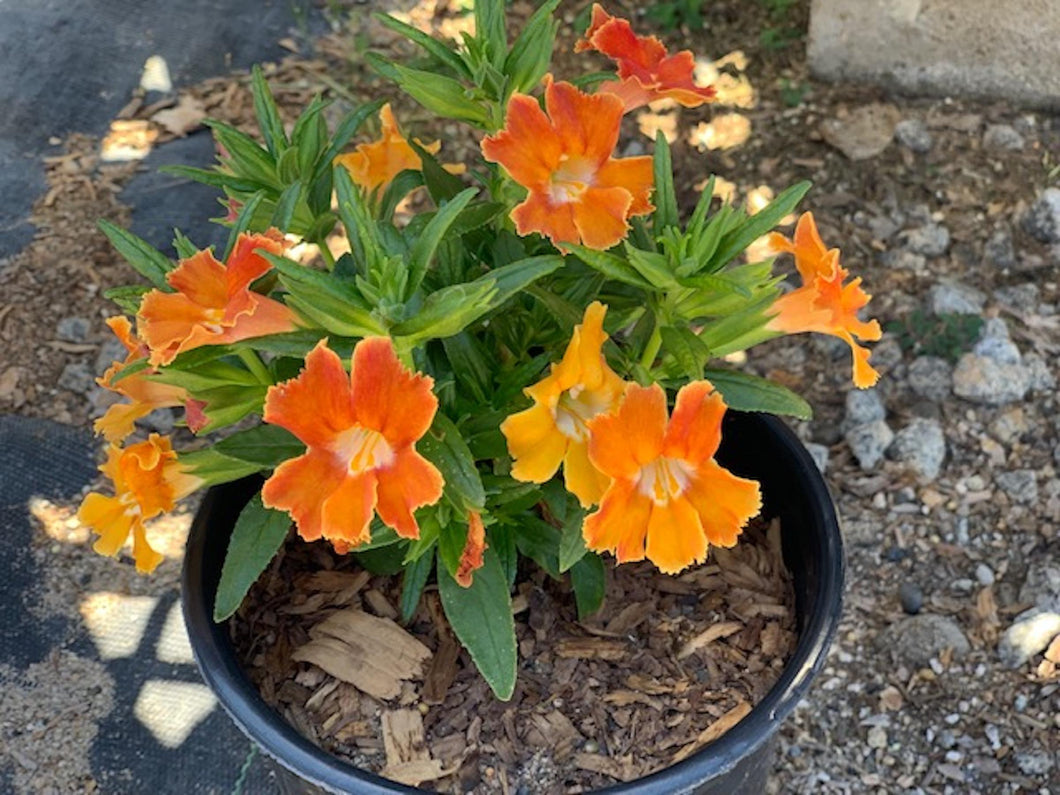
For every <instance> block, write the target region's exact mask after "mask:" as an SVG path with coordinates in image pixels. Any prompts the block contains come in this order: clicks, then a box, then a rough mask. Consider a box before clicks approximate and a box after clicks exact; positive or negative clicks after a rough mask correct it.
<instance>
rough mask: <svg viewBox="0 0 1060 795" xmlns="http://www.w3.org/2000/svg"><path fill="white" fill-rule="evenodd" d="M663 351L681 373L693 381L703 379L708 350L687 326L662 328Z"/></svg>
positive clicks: (708, 356)
mask: <svg viewBox="0 0 1060 795" xmlns="http://www.w3.org/2000/svg"><path fill="white" fill-rule="evenodd" d="M659 331H660V332H662V340H663V351H665V352H666V353H668V354H670V355H671V356H673V357H674V360H675V361H676V362H677V365H678V366H679V367H680V368H681V372H682V373H683V374H684V375H686V376H688V377H689V378H690V379H692V380H693V381H694V380H696V379H699V378H702V377H703V368H704V367H706V366H707V362H708V361H710V348H708V347H707V346H706V344H705V343H704V342H703V340H701V339H700V338H699V336H698V335H697V334H696V333H695V332H694V331H692V329H690V328H689V327H688V326H662V327H661V328H660V329H659Z"/></svg>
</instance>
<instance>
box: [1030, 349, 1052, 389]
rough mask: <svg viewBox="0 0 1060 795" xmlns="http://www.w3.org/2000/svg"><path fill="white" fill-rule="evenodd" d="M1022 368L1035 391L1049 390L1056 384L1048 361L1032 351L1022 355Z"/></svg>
mask: <svg viewBox="0 0 1060 795" xmlns="http://www.w3.org/2000/svg"><path fill="white" fill-rule="evenodd" d="M1023 369H1024V370H1025V371H1026V373H1027V378H1028V379H1029V381H1030V388H1031V389H1032V390H1034V391H1035V392H1051V391H1052V390H1053V388H1054V387H1055V386H1056V376H1055V375H1053V371H1052V370H1051V369H1050V368H1049V364H1048V362H1046V360H1045V359H1044V358H1043V357H1042V356H1039V355H1038V354H1037V353H1034V352H1033V351H1032V352H1031V353H1028V354H1027V355H1026V356H1024V357H1023Z"/></svg>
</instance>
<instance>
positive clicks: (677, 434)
mask: <svg viewBox="0 0 1060 795" xmlns="http://www.w3.org/2000/svg"><path fill="white" fill-rule="evenodd" d="M724 414H725V403H724V401H723V400H722V399H721V396H720V395H719V394H718V393H717V392H715V391H714V387H713V386H712V385H711V384H710V382H708V381H693V382H692V383H690V384H688V385H686V386H685V387H683V388H682V389H681V391H680V392H678V393H677V404H676V406H675V407H674V413H673V417H671V418H670V421H669V424H667V419H666V393H665V392H663V390H662V387H660V386H659V385H658V384H653V385H652V386H650V387H641V386H638V385H636V384H630V385H629V387H628V388H627V389H626V396H625V400H623V401H622V404H621V406H619V408H618V411H617V412H615V413H613V414H606V415H603V416H600V417H597V418H596V419H595V420H593V421H592V422H590V423H589V430H590V441H589V458H590V460H591V461H592V462H593V464H595V465H596V467H597V468H599V469H600V470H601V471H602V472H604V473H606V474H607V475H609V476H610V477H612V478H613V480H612V481H611V486H610V487H609V488H608V490H607V492H606V493H605V494H604V497H603V500H602V501H601V503H600V509H599V510H597V511H596V512H595V513H592V514H590V515H589V516H587V517H586V519H585V523H584V525H583V526H582V533H583V535H584V537H585V544H586V546H587V547H588V548H589V549H591V550H595V551H598V552H602V551H611V552H614V553H615V557H616V558H617V559H618V562H619V563H625V562H627V561H634V560H643V559H644V558H645V556H646V557H647V558H648V559H649V560H651V561H652V562H653V563H654V564H655V565H656V566H658V567H659V570H660V571H662V572H664V573H667V574H673V573H676V572H678V571H680V570H681V569H683V568H685V567H686V566H688V565H690V564H692V563H699V562H702V561H703V560H705V559H706V556H707V549H708V545H709V544H714V545H716V546H721V547H731V546H733V545H734V544H735V543H736V537H737V536H738V535H739V534H740V532H741V530H742V529H743V526H744V524H746V523H747V520H748V519H750V518H751V517H752V516H754V515H755V514H757V513H758V511H759V510H760V509H761V507H762V499H761V495H760V493H759V488H758V484H757V483H756V482H755V481H753V480H745V479H744V478H739V477H736V476H735V475H733V474H732V473H731V472H729V471H728V470H726V469H724V468H722V467H721V466H719V465H718V464H717V463H716V462H715V461H714V453H715V452H716V451H717V449H718V445H719V443H720V442H721V419H722V417H723V416H724ZM645 542H646V543H647V545H646V546H645Z"/></svg>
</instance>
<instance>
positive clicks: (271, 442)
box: [213, 425, 305, 469]
mask: <svg viewBox="0 0 1060 795" xmlns="http://www.w3.org/2000/svg"><path fill="white" fill-rule="evenodd" d="M213 449H214V450H216V451H217V452H218V453H221V454H222V455H226V456H228V457H229V458H235V459H238V460H240V461H248V462H250V463H253V464H257V465H258V468H259V469H272V468H275V467H276V466H278V465H279V464H281V463H283V462H284V461H287V460H288V459H290V458H296V457H298V456H300V455H302V454H303V453H304V452H305V445H304V444H303V443H302V442H301V441H299V440H298V437H296V436H295V435H294V434H292V433H291V432H290V431H288V430H287V429H286V428H281V427H280V426H279V425H259V426H258V427H256V428H250V429H248V430H245V431H239V432H238V433H234V434H232V435H231V436H229V437H227V438H226V439H222V440H221V441H220V442H217V443H216V444H215V445H214V446H213Z"/></svg>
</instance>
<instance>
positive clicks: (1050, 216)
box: [1023, 188, 1060, 243]
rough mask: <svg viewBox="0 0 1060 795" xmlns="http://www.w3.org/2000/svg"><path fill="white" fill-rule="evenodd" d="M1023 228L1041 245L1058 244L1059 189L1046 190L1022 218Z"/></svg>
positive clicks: (1059, 231) (1059, 218) (1059, 224)
mask: <svg viewBox="0 0 1060 795" xmlns="http://www.w3.org/2000/svg"><path fill="white" fill-rule="evenodd" d="M1023 228H1024V229H1026V230H1027V233H1028V234H1029V235H1031V236H1032V237H1034V238H1035V239H1036V240H1040V241H1041V242H1042V243H1060V188H1046V189H1045V190H1043V191H1042V192H1041V194H1040V195H1039V196H1038V199H1037V200H1036V201H1035V202H1034V204H1032V205H1031V208H1030V210H1028V211H1027V214H1026V215H1025V216H1023Z"/></svg>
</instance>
